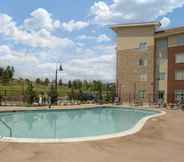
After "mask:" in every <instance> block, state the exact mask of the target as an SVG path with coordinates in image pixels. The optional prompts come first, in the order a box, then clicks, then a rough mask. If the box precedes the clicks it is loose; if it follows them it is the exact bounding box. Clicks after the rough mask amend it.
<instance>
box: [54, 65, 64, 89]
mask: <svg viewBox="0 0 184 162" xmlns="http://www.w3.org/2000/svg"><path fill="white" fill-rule="evenodd" d="M59 71H60V72H61V71H63V67H62V65H61V64H60V65H59V68H58V67H57V66H56V76H55V88H56V92H57V87H58V72H59Z"/></svg>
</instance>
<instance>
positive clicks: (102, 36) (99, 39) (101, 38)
mask: <svg viewBox="0 0 184 162" xmlns="http://www.w3.org/2000/svg"><path fill="white" fill-rule="evenodd" d="M77 39H79V40H91V41H97V42H98V43H103V42H109V41H111V39H110V38H109V37H108V36H107V35H106V34H100V35H99V36H92V35H85V34H83V35H80V36H78V37H77Z"/></svg>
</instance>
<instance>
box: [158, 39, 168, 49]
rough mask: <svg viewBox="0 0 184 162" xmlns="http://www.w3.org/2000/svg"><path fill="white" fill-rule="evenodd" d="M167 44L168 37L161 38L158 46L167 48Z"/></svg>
mask: <svg viewBox="0 0 184 162" xmlns="http://www.w3.org/2000/svg"><path fill="white" fill-rule="evenodd" d="M167 44H168V43H167V39H160V40H158V41H157V43H156V46H157V49H166V48H167V47H168V45H167Z"/></svg>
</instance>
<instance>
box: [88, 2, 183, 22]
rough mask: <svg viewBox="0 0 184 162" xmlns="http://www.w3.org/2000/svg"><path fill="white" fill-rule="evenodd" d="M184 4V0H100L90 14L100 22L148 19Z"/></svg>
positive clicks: (153, 18) (162, 14)
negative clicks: (110, 0)
mask: <svg viewBox="0 0 184 162" xmlns="http://www.w3.org/2000/svg"><path fill="white" fill-rule="evenodd" d="M183 5H184V0H128V1H126V0H113V2H112V3H111V4H107V3H105V2H104V1H99V2H95V3H94V5H93V6H92V7H91V9H90V14H91V15H92V16H93V17H94V21H95V23H99V24H108V23H123V22H129V21H148V20H155V19H156V18H158V17H159V16H164V15H166V14H168V13H170V12H172V11H173V10H174V9H176V8H179V7H182V6H183Z"/></svg>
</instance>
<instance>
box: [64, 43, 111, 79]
mask: <svg viewBox="0 0 184 162" xmlns="http://www.w3.org/2000/svg"><path fill="white" fill-rule="evenodd" d="M92 50H93V54H92V55H87V56H86V57H85V56H84V55H81V56H80V57H79V58H75V59H72V60H70V61H68V62H66V63H64V66H63V67H64V77H63V78H67V79H72V80H73V79H87V80H103V81H114V79H115V48H114V46H98V47H94V48H93V49H92Z"/></svg>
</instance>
